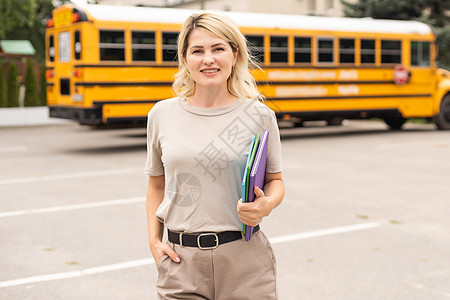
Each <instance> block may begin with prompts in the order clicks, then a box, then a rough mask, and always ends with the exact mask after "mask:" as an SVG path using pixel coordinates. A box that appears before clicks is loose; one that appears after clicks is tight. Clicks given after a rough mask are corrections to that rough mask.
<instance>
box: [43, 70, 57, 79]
mask: <svg viewBox="0 0 450 300" xmlns="http://www.w3.org/2000/svg"><path fill="white" fill-rule="evenodd" d="M53 77H55V73H54V72H53V70H47V71H45V78H47V79H50V78H53Z"/></svg>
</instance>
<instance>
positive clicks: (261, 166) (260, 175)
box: [245, 129, 269, 242]
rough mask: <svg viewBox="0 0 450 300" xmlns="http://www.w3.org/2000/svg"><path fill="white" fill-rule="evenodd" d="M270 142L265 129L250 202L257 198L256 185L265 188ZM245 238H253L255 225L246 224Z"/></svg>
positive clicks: (251, 178) (257, 157) (250, 189)
mask: <svg viewBox="0 0 450 300" xmlns="http://www.w3.org/2000/svg"><path fill="white" fill-rule="evenodd" d="M268 142H269V130H268V129H266V130H264V132H263V134H262V136H261V141H260V143H259V146H258V151H257V152H256V157H255V161H254V162H253V166H252V170H251V172H250V179H249V183H248V202H252V201H253V200H255V192H254V191H255V186H257V187H259V188H260V189H263V188H264V178H265V176H266V162H267V147H268ZM246 226H247V228H246V231H245V240H246V241H247V242H248V241H250V239H251V238H252V234H253V226H248V225H246Z"/></svg>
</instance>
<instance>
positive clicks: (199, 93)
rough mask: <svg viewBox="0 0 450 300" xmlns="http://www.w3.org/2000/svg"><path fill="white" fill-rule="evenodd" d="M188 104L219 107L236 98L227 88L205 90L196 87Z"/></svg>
mask: <svg viewBox="0 0 450 300" xmlns="http://www.w3.org/2000/svg"><path fill="white" fill-rule="evenodd" d="M187 100H188V102H189V104H191V105H193V106H197V107H203V108H214V107H221V106H225V105H228V104H231V103H232V102H234V101H236V100H237V97H235V96H233V95H232V94H230V92H228V89H225V90H224V89H220V90H206V89H196V91H195V94H194V95H193V96H191V97H189V98H188V99H187Z"/></svg>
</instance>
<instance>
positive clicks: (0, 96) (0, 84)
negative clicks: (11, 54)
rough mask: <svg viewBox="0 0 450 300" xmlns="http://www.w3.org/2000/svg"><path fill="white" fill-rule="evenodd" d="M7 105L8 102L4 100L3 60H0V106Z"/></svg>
mask: <svg viewBox="0 0 450 300" xmlns="http://www.w3.org/2000/svg"><path fill="white" fill-rule="evenodd" d="M6 106H8V102H7V100H6V83H5V76H4V74H3V62H2V61H0V107H6Z"/></svg>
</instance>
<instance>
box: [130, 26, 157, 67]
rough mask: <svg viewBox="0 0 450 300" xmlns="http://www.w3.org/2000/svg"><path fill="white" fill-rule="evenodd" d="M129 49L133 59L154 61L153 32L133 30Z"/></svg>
mask: <svg viewBox="0 0 450 300" xmlns="http://www.w3.org/2000/svg"><path fill="white" fill-rule="evenodd" d="M131 36H132V38H131V40H132V42H131V49H132V52H133V60H134V61H155V32H153V31H133V32H132V33H131Z"/></svg>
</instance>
